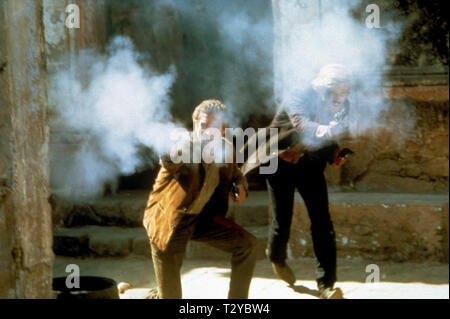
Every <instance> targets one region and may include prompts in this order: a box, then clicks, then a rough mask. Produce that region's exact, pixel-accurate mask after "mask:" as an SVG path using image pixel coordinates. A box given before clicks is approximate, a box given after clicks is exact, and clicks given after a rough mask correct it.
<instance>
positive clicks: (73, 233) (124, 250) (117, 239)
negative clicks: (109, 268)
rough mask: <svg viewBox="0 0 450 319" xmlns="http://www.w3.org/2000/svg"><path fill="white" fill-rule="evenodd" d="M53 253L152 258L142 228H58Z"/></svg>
mask: <svg viewBox="0 0 450 319" xmlns="http://www.w3.org/2000/svg"><path fill="white" fill-rule="evenodd" d="M53 250H54V252H55V254H56V255H61V256H74V257H80V256H81V257H85V256H127V255H129V254H131V253H133V254H137V255H144V256H151V251H150V244H149V240H148V237H147V233H146V231H145V229H144V228H137V227H136V228H121V227H115V226H92V225H89V226H82V227H72V228H62V227H57V228H56V229H55V231H54V233H53Z"/></svg>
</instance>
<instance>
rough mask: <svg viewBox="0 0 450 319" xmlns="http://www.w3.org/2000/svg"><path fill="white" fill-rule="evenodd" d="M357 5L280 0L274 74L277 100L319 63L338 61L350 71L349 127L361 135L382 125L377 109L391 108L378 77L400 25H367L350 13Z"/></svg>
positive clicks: (300, 85)
mask: <svg viewBox="0 0 450 319" xmlns="http://www.w3.org/2000/svg"><path fill="white" fill-rule="evenodd" d="M318 4H320V5H318ZM355 4H357V2H356V1H324V0H322V1H318V2H312V1H294V0H287V1H282V2H278V11H277V12H276V17H277V18H276V19H277V23H278V31H277V32H279V33H278V34H277V35H276V37H277V39H278V40H279V41H280V42H279V43H278V44H277V46H276V48H277V51H276V52H275V69H276V70H275V73H276V76H277V79H278V81H277V82H276V83H277V88H276V90H277V93H278V100H279V102H280V101H281V100H282V99H283V98H285V97H287V96H289V94H291V92H292V91H294V90H296V89H301V88H306V87H307V86H309V85H310V84H311V80H312V79H313V78H314V77H315V76H316V75H317V73H318V71H319V70H320V68H321V67H322V66H324V65H326V64H330V63H339V64H343V65H345V66H346V67H348V70H349V71H350V72H351V74H352V89H351V92H350V96H349V100H350V104H351V108H350V119H351V127H350V128H351V131H352V133H353V134H354V135H359V134H363V133H364V132H365V131H367V130H368V129H374V128H376V127H378V126H382V123H380V122H379V116H380V113H381V112H382V111H383V110H387V109H388V108H389V106H390V105H389V102H388V101H386V99H385V98H384V96H383V91H382V81H383V79H382V75H383V73H384V72H385V71H386V70H387V67H386V65H387V64H386V60H387V44H388V42H389V41H393V40H395V38H396V37H398V36H399V34H400V29H401V28H400V23H398V24H396V25H394V24H388V25H383V26H382V28H380V29H376V28H368V27H367V26H366V24H365V22H364V21H358V20H356V19H355V18H354V17H352V15H351V9H352V5H355ZM362 10H364V8H362ZM325 124H327V123H325Z"/></svg>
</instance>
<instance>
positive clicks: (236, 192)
mask: <svg viewBox="0 0 450 319" xmlns="http://www.w3.org/2000/svg"><path fill="white" fill-rule="evenodd" d="M231 193H232V194H233V198H234V199H235V200H239V189H238V187H237V184H236V182H233V184H232V186H231Z"/></svg>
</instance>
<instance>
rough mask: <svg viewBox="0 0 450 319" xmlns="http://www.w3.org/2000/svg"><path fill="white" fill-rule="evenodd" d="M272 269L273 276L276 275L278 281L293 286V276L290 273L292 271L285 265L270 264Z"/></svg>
mask: <svg viewBox="0 0 450 319" xmlns="http://www.w3.org/2000/svg"><path fill="white" fill-rule="evenodd" d="M272 268H273V271H274V272H275V275H277V277H278V278H279V279H281V280H283V281H285V282H287V283H288V284H289V285H293V284H294V283H295V281H296V279H295V275H294V273H293V272H292V269H291V268H290V267H289V266H288V265H287V264H286V263H285V264H278V263H274V262H272Z"/></svg>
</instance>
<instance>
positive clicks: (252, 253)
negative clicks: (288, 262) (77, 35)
mask: <svg viewBox="0 0 450 319" xmlns="http://www.w3.org/2000/svg"><path fill="white" fill-rule="evenodd" d="M225 114H226V107H225V105H223V104H222V103H221V102H220V101H218V100H206V101H203V102H202V103H201V104H200V105H199V106H197V108H196V109H195V111H194V113H193V121H194V131H193V132H192V135H191V139H190V140H189V141H188V143H191V144H192V143H197V145H199V144H200V145H203V144H204V142H205V141H206V140H208V136H206V137H205V135H206V134H205V131H206V130H208V129H211V128H214V129H217V130H219V131H220V132H223V130H224V126H225V123H226V122H225ZM219 136H220V139H222V137H221V135H220V134H219ZM222 141H223V143H224V145H225V146H224V147H225V148H231V149H232V144H231V143H229V142H227V141H225V140H224V139H223V140H222ZM190 149H192V147H190ZM200 151H201V150H200ZM190 159H192V157H191V158H190ZM160 164H161V169H160V171H159V173H158V176H157V178H156V181H155V183H154V185H153V190H152V192H151V193H150V197H149V200H148V203H147V207H146V210H145V214H144V220H143V224H144V226H145V228H146V229H147V233H148V235H149V237H150V242H151V248H152V257H153V265H154V268H155V273H156V279H157V283H158V291H157V294H155V295H153V296H151V297H153V298H155V297H156V298H161V299H163V298H164V299H167V298H170V299H174V298H178V299H179V298H181V297H182V289H181V278H180V268H181V264H182V261H183V257H184V252H185V250H186V245H187V242H188V240H195V241H199V242H202V243H205V244H207V245H209V246H212V247H215V248H218V249H220V250H222V251H225V252H228V253H230V254H231V280H230V288H229V293H228V297H229V298H233V299H241V298H247V297H248V292H249V286H250V282H251V279H252V276H253V269H254V266H255V263H256V245H257V240H256V238H255V237H254V236H253V235H252V234H250V233H249V232H247V231H246V230H245V229H243V228H242V227H240V226H239V225H237V224H235V223H233V222H231V221H229V220H228V219H226V218H225V215H226V213H227V210H228V200H229V198H230V196H231V197H232V200H233V201H234V203H236V204H239V203H241V202H242V201H244V200H245V198H246V197H247V181H246V179H245V177H244V175H243V174H242V173H241V171H240V169H239V168H238V166H237V165H236V163H234V162H233V163H215V162H209V163H207V162H205V161H204V159H203V158H202V159H201V161H200V162H195V161H189V162H183V161H180V162H178V163H176V162H175V161H173V160H172V159H171V157H170V156H163V157H161V160H160ZM233 183H234V184H235V185H236V190H235V191H233V192H231V190H232V184H233ZM235 193H237V194H238V196H237V197H236V196H235ZM154 292H155V291H154ZM149 297H150V296H149Z"/></svg>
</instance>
